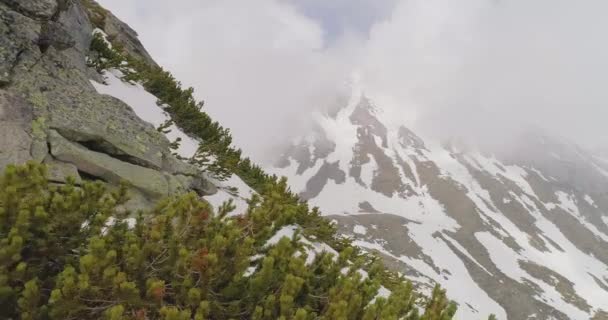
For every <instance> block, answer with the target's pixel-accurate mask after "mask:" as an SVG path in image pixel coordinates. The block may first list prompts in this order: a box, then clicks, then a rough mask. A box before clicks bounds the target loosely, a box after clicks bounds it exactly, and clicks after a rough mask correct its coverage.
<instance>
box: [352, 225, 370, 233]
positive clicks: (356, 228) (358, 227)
mask: <svg viewBox="0 0 608 320" xmlns="http://www.w3.org/2000/svg"><path fill="white" fill-rule="evenodd" d="M353 233H356V234H361V235H365V234H367V228H366V227H364V226H362V225H360V224H358V225H356V226H354V227H353Z"/></svg>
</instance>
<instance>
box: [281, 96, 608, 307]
mask: <svg viewBox="0 0 608 320" xmlns="http://www.w3.org/2000/svg"><path fill="white" fill-rule="evenodd" d="M381 108H382V106H375V105H374V104H373V103H372V102H371V101H370V100H369V99H368V98H366V97H365V96H364V95H362V94H361V93H357V94H355V95H354V97H353V98H351V101H350V102H349V104H348V105H347V106H346V107H344V108H343V109H341V110H340V111H339V112H338V113H337V114H336V115H335V116H320V117H318V130H316V131H315V132H312V133H311V134H310V135H309V136H308V137H306V138H304V139H302V140H301V141H300V142H298V143H296V144H294V145H293V146H292V147H290V148H289V150H287V152H286V153H285V155H284V157H283V158H282V159H281V161H279V162H278V164H277V166H276V168H274V169H272V171H273V172H274V173H276V174H278V175H284V176H287V177H288V178H289V181H290V183H291V185H292V189H294V190H296V191H298V192H300V193H301V195H302V196H303V197H305V198H307V199H308V200H309V202H310V203H311V204H312V205H315V206H318V207H320V209H321V210H322V212H324V214H327V215H330V216H331V217H330V218H331V219H335V221H336V223H338V225H339V227H340V230H341V232H342V233H343V234H345V235H348V236H350V237H352V238H353V239H354V240H355V243H356V244H357V245H359V246H360V247H362V248H364V249H366V250H370V251H375V252H378V253H379V254H380V255H381V256H383V257H384V258H385V260H386V261H387V262H388V264H389V266H391V267H393V268H395V269H397V270H399V271H401V272H403V273H404V274H407V275H408V276H409V277H410V278H411V279H413V280H415V281H416V283H417V284H418V285H419V286H420V287H421V288H423V289H424V288H430V286H431V285H432V284H433V283H435V282H439V283H440V284H441V285H443V286H444V287H445V288H446V289H447V291H448V294H449V295H451V298H452V299H454V300H455V301H456V302H458V303H459V311H458V314H457V317H458V318H459V319H485V318H486V317H487V315H488V314H490V313H494V314H496V316H497V318H498V319H591V318H593V317H595V319H605V318H606V316H607V315H608V314H607V313H605V312H606V311H608V223H607V222H608V195H607V194H606V192H605V190H608V188H607V187H608V166H607V163H606V162H605V161H601V159H598V158H597V157H593V156H591V155H589V154H587V153H586V152H585V151H584V150H582V149H580V148H578V147H577V146H574V145H572V144H568V143H563V142H559V141H555V140H552V139H550V138H549V137H546V136H543V135H540V134H531V135H530V136H528V137H526V139H524V141H525V143H522V144H520V145H519V146H518V148H519V149H518V150H514V151H513V152H510V153H508V154H496V155H488V154H484V153H481V152H479V151H475V150H474V149H467V150H466V151H462V150H458V148H457V147H456V146H454V145H445V144H441V143H439V142H437V141H432V140H430V139H423V138H421V137H419V136H418V135H416V134H415V133H414V132H412V131H411V130H409V129H408V128H407V127H406V126H404V125H402V124H401V123H400V121H399V119H398V118H396V117H394V116H393V115H391V112H389V111H388V110H383V109H381Z"/></svg>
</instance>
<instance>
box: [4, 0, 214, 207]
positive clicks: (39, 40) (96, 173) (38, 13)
mask: <svg viewBox="0 0 608 320" xmlns="http://www.w3.org/2000/svg"><path fill="white" fill-rule="evenodd" d="M96 5H97V4H96V3H94V2H92V1H63V0H59V1H57V0H45V1H33V0H26V1H21V0H20V1H13V0H6V1H0V34H1V36H0V47H1V48H2V50H0V136H1V137H2V138H1V139H0V170H2V169H3V168H4V167H5V166H6V165H7V164H9V163H23V162H25V161H28V160H35V161H38V162H44V163H46V164H48V165H49V166H50V175H51V177H50V179H51V180H52V181H53V182H56V183H63V182H65V179H66V177H67V176H74V177H76V180H77V181H80V180H81V179H101V180H102V181H105V182H106V183H108V184H110V185H118V184H119V183H120V181H127V182H129V183H130V184H131V185H132V187H133V188H132V194H133V196H132V197H133V200H132V207H133V208H137V207H142V206H147V205H149V204H150V203H151V201H154V200H155V199H160V198H162V197H165V196H167V195H170V194H175V193H180V192H184V191H187V190H196V191H197V192H199V193H200V194H201V195H209V194H213V193H215V187H214V186H213V185H212V184H211V183H209V181H208V180H207V177H206V176H205V175H204V174H203V173H202V172H200V170H199V169H197V168H196V167H194V166H191V165H189V164H187V163H185V162H183V161H181V160H178V159H177V158H176V157H175V156H174V155H173V154H172V150H171V149H170V143H171V142H170V141H169V140H168V139H167V138H166V137H165V136H164V135H163V134H162V133H161V132H159V131H158V130H156V128H155V127H153V126H152V125H150V124H149V123H147V122H145V121H143V120H141V119H140V118H139V117H138V116H137V115H136V114H135V113H134V112H133V110H132V108H131V107H130V106H129V105H127V104H126V103H124V102H123V101H121V100H119V99H116V98H114V97H111V96H107V95H103V94H100V93H98V92H97V90H96V89H95V87H94V86H93V85H92V83H91V82H90V81H89V79H93V80H96V81H98V82H103V79H101V77H100V75H99V74H98V73H97V72H96V71H95V70H94V69H92V68H91V67H89V66H88V65H87V56H88V54H89V45H90V43H91V40H92V38H93V31H94V29H95V26H94V25H93V24H92V23H91V19H90V17H89V15H90V14H91V12H94V11H93V10H92V9H91V8H88V7H87V6H96ZM94 9H96V10H103V9H100V8H97V7H95V8H94ZM98 23H103V27H104V30H106V32H107V33H108V36H109V37H112V38H113V39H118V40H119V41H120V43H121V44H123V47H124V50H126V51H127V52H129V53H130V54H132V55H135V56H137V57H138V58H140V59H143V60H144V61H147V62H148V63H152V64H155V63H154V62H153V60H152V59H151V58H150V56H149V54H148V53H147V52H146V50H145V49H144V48H143V46H142V45H141V43H140V42H139V40H137V33H135V31H133V30H132V29H131V28H129V27H128V26H127V25H126V24H124V23H123V22H121V21H120V20H118V19H116V17H115V16H114V15H112V14H111V13H109V12H106V11H104V19H103V20H101V22H98Z"/></svg>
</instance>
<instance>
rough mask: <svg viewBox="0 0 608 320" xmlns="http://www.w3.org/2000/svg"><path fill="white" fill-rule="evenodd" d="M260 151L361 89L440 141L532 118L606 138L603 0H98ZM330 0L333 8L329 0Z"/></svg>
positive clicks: (583, 138)
mask: <svg viewBox="0 0 608 320" xmlns="http://www.w3.org/2000/svg"><path fill="white" fill-rule="evenodd" d="M101 3H102V4H103V5H105V6H106V7H108V8H109V9H111V10H112V11H113V12H114V13H115V14H117V15H118V16H119V17H121V18H123V19H124V20H126V21H127V22H128V23H129V24H131V25H132V26H133V27H134V28H135V29H136V30H138V32H139V33H140V35H141V38H142V41H143V43H144V44H145V45H146V46H147V48H148V49H149V50H150V51H151V53H152V55H153V56H154V57H155V58H156V59H157V60H158V62H159V63H160V64H162V65H163V66H165V67H166V68H168V69H170V70H171V71H172V72H173V73H174V74H175V76H176V77H177V78H178V79H180V80H182V82H184V84H186V85H190V86H194V87H195V89H196V92H197V95H198V97H199V98H201V99H204V100H205V101H206V102H207V103H206V108H207V111H208V112H209V113H210V114H211V115H212V116H213V117H215V118H216V119H218V120H219V121H220V122H221V123H222V124H223V125H225V126H227V127H229V128H231V130H232V131H233V136H234V138H235V142H236V143H237V145H238V146H240V147H242V148H243V149H244V151H245V152H246V153H248V154H252V155H253V156H254V158H258V159H262V158H263V156H264V155H267V154H268V150H270V149H271V148H272V147H273V146H275V145H276V144H278V143H281V142H282V141H284V139H286V138H289V137H290V136H292V135H293V134H295V133H298V132H301V130H305V128H306V127H307V122H308V121H309V119H310V115H311V114H312V113H313V112H314V111H317V110H324V109H325V108H328V107H332V103H334V101H335V99H336V97H338V96H340V95H341V94H343V90H345V84H346V82H347V80H348V79H349V77H350V75H351V74H352V73H353V72H355V71H356V72H357V74H359V76H360V78H361V79H362V82H363V83H364V85H365V88H366V90H367V91H368V92H369V94H370V95H372V96H376V97H379V100H380V101H382V102H385V101H386V102H387V104H388V102H390V104H391V105H392V106H393V107H394V108H397V109H399V110H401V111H402V112H401V113H400V114H401V115H402V116H403V118H404V119H403V120H404V121H406V122H409V123H411V125H412V126H414V127H417V128H419V129H421V130H425V131H427V132H430V133H432V134H437V135H439V136H440V137H443V138H449V137H454V136H462V137H465V138H466V137H468V138H471V137H484V138H485V140H492V141H500V140H501V139H504V138H506V137H510V136H512V135H514V134H516V133H517V132H518V131H519V130H520V129H522V128H526V127H527V126H529V125H534V126H537V127H541V128H544V129H546V130H547V131H549V132H550V133H553V134H557V135H561V136H564V137H566V138H569V139H571V140H574V141H576V142H578V143H580V144H582V145H585V146H588V147H595V146H597V145H608V130H607V129H606V128H605V125H604V122H605V120H606V119H607V118H608V108H606V106H605V104H606V102H608V90H605V89H604V87H605V86H606V84H607V83H608V81H607V80H608V62H607V61H608V60H607V58H606V57H608V44H607V43H606V42H605V41H604V39H603V38H604V34H603V30H608V20H606V19H604V17H603V15H604V13H605V12H606V9H608V2H605V1H601V0H589V1H569V0H536V1H524V0H512V1H504V0H463V1H458V2H455V1H449V0H402V1H396V0H384V1H363V0H361V1H342V0H340V1H335V2H327V1H318V0H302V1H296V0H263V1H255V2H254V1H238V0H221V1H220V0H205V1H200V0H179V1H171V2H168V1H162V0H130V1H125V0H102V1H101ZM330 4H331V5H330Z"/></svg>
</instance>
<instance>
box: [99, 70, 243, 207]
mask: <svg viewBox="0 0 608 320" xmlns="http://www.w3.org/2000/svg"><path fill="white" fill-rule="evenodd" d="M103 77H104V80H105V83H103V84H102V83H98V82H95V81H93V80H91V83H92V84H93V86H94V87H95V89H96V90H97V91H98V92H99V93H102V94H107V95H110V96H113V97H115V98H117V99H120V100H121V101H123V102H124V103H126V104H128V105H129V106H130V107H131V109H133V111H134V112H135V114H137V116H138V117H140V118H141V119H142V120H144V121H146V122H149V123H150V124H152V125H154V127H156V128H158V127H160V126H161V125H163V124H165V122H167V121H168V120H170V119H171V118H170V116H169V115H168V114H167V113H166V112H165V111H164V110H163V108H162V106H159V105H158V104H157V101H158V98H156V97H155V96H154V95H152V94H151V93H149V92H148V91H146V90H145V89H144V88H143V87H142V86H141V85H140V84H138V83H129V82H126V81H123V80H122V77H123V75H122V73H121V72H120V71H118V70H109V71H106V72H104V74H103ZM166 132H167V133H166V136H167V139H169V141H176V140H177V139H180V143H179V147H178V148H177V150H175V152H176V153H177V154H178V155H179V156H180V157H182V158H184V159H190V158H192V157H193V156H194V154H195V153H196V151H197V150H198V146H199V142H198V141H197V140H195V139H193V138H191V137H189V136H188V135H186V134H185V133H184V132H183V131H182V130H180V129H179V128H178V127H177V126H176V125H175V124H172V125H171V126H169V127H168V128H167V131H166ZM208 179H209V180H210V181H211V182H212V183H213V184H214V185H215V186H216V187H217V189H218V190H217V193H215V194H214V195H211V196H206V197H205V200H207V201H208V202H209V203H210V204H211V205H212V206H213V207H214V208H218V207H219V206H221V205H222V204H223V203H224V202H226V201H228V200H232V203H233V204H234V205H235V207H236V208H235V210H234V211H233V212H232V213H231V214H241V213H243V212H244V211H245V210H247V206H248V205H247V200H249V199H250V198H251V196H252V195H253V193H254V192H255V191H253V190H252V189H251V188H250V187H249V186H247V184H245V183H244V182H243V181H242V180H241V179H240V178H239V177H237V176H236V175H232V176H231V177H230V178H228V179H227V180H226V181H218V180H215V179H213V178H212V177H208Z"/></svg>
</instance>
